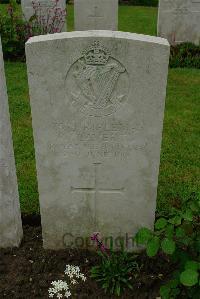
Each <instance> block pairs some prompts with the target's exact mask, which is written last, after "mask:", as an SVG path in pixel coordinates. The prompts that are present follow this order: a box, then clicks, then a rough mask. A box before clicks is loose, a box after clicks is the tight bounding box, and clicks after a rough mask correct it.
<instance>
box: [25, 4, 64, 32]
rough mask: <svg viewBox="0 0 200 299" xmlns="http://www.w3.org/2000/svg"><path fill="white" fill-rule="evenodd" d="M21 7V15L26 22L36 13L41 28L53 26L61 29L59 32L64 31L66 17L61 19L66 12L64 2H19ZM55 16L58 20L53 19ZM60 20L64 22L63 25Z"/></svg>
mask: <svg viewBox="0 0 200 299" xmlns="http://www.w3.org/2000/svg"><path fill="white" fill-rule="evenodd" d="M21 6H22V13H23V15H24V18H25V19H26V20H27V21H28V20H29V19H30V18H31V17H32V16H33V15H34V14H35V13H36V15H37V18H38V20H39V23H40V24H41V26H42V27H46V26H48V27H49V28H51V27H52V24H54V27H55V28H59V29H60V28H61V30H59V32H60V31H66V29H67V24H66V17H61V15H63V13H62V12H63V11H64V12H66V1H65V0H58V1H56V0H21ZM34 7H35V9H34ZM55 15H57V16H58V19H57V18H55ZM61 20H62V21H64V24H63V22H60V21H61ZM50 33H54V32H50Z"/></svg>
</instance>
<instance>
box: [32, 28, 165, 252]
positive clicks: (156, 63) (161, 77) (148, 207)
mask: <svg viewBox="0 0 200 299" xmlns="http://www.w3.org/2000/svg"><path fill="white" fill-rule="evenodd" d="M26 57H27V65H28V77H29V86H30V99H31V107H32V119H33V130H34V140H35V149H36V160H37V173H38V184H39V194H40V211H41V218H42V229H43V240H44V247H45V248H53V249H58V248H63V247H65V246H72V247H73V246H74V247H75V246H76V245H78V244H79V245H80V246H81V245H85V243H84V241H83V239H82V238H85V239H84V240H87V239H88V238H89V237H90V235H91V234H92V233H93V232H101V234H102V236H103V237H110V236H111V237H113V238H118V237H120V236H121V237H125V235H126V236H133V235H134V234H135V233H136V232H137V230H138V229H139V228H140V227H142V226H146V227H151V228H152V227H153V224H154V216H155V208H156V193H157V181H158V171H159V159H160V147H161V135H162V126H163V113H164V103H165V92H166V91H165V90H166V82H167V72H168V58H169V44H168V42H167V41H166V40H165V39H161V38H157V37H150V36H144V35H137V34H131V33H123V32H113V31H89V32H88V31H84V32H72V33H61V34H55V35H46V36H40V37H34V38H31V39H30V40H29V41H28V42H27V44H26ZM115 240H116V239H115ZM118 241H119V240H118Z"/></svg>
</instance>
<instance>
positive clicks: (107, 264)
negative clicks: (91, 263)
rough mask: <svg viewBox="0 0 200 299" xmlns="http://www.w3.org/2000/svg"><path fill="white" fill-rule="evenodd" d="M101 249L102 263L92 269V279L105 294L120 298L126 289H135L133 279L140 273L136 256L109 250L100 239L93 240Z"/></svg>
mask: <svg viewBox="0 0 200 299" xmlns="http://www.w3.org/2000/svg"><path fill="white" fill-rule="evenodd" d="M92 240H94V241H96V243H97V246H98V248H99V251H98V253H99V255H100V257H101V263H100V265H98V266H95V267H93V268H92V269H91V277H92V278H94V279H95V280H96V281H97V282H99V283H100V284H101V286H102V288H103V289H104V290H105V293H110V294H114V295H117V296H120V295H121V294H122V293H123V291H124V290H125V289H133V279H134V277H136V276H137V275H138V273H139V272H140V269H141V267H139V265H138V263H137V262H136V255H134V254H130V253H128V252H126V251H125V250H124V249H122V250H121V251H120V252H114V251H113V250H108V249H106V247H105V246H104V245H103V243H102V242H101V241H100V240H99V239H98V234H96V235H95V237H93V238H92Z"/></svg>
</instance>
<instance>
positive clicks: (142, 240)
mask: <svg viewBox="0 0 200 299" xmlns="http://www.w3.org/2000/svg"><path fill="white" fill-rule="evenodd" d="M152 235H153V233H152V231H150V230H149V229H148V228H146V227H143V228H141V229H140V230H139V231H138V233H137V234H136V237H135V238H136V242H137V243H138V244H142V245H144V244H147V242H148V241H149V240H150V239H151V238H152Z"/></svg>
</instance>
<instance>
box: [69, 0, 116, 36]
mask: <svg viewBox="0 0 200 299" xmlns="http://www.w3.org/2000/svg"><path fill="white" fill-rule="evenodd" d="M74 24H75V30H77V31H79V30H80V31H82V30H117V29H118V0H74Z"/></svg>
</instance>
